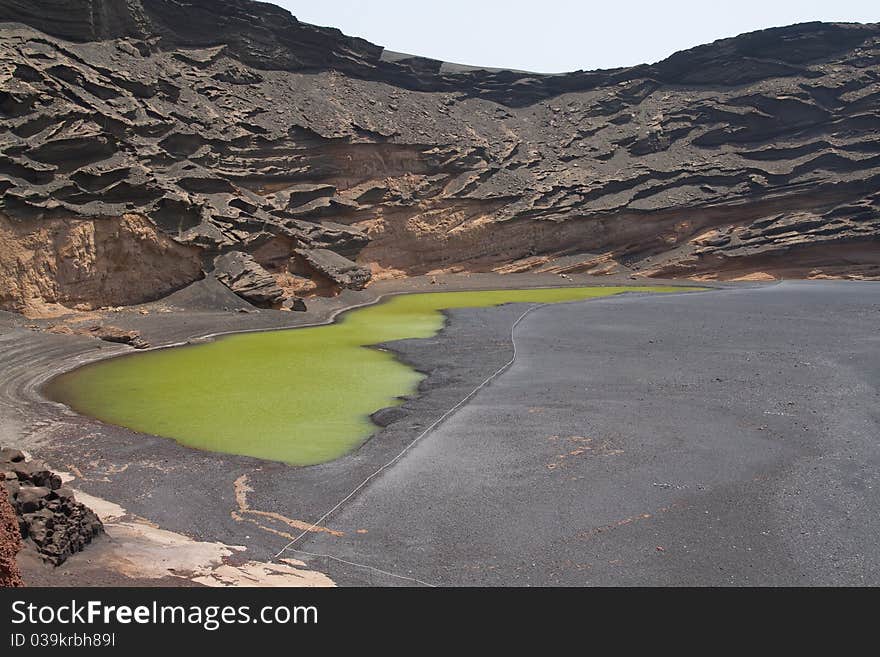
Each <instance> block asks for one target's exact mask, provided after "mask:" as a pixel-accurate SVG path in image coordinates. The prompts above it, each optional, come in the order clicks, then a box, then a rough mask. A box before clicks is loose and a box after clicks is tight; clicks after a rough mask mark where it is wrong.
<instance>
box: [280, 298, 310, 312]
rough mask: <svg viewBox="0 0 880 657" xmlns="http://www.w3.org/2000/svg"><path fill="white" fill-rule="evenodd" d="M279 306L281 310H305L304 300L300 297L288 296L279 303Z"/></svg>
mask: <svg viewBox="0 0 880 657" xmlns="http://www.w3.org/2000/svg"><path fill="white" fill-rule="evenodd" d="M281 308H282V309H283V310H292V311H294V312H305V311H306V310H307V309H306V302H305V301H303V300H302V299H301V298H300V297H288V298H287V299H285V300H284V303H282V304H281Z"/></svg>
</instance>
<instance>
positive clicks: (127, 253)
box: [0, 208, 202, 315]
mask: <svg viewBox="0 0 880 657" xmlns="http://www.w3.org/2000/svg"><path fill="white" fill-rule="evenodd" d="M7 210H8V208H7ZM201 276H202V264H201V256H200V254H199V250H198V249H196V248H193V247H188V246H185V245H182V244H179V243H177V242H175V241H174V240H173V239H172V238H171V237H169V236H168V235H166V234H165V233H163V232H161V231H160V230H159V229H158V228H157V227H156V226H155V225H154V224H153V223H152V222H151V221H149V220H148V219H147V218H146V217H144V216H142V215H134V214H126V215H122V216H120V217H98V218H76V217H71V218H42V219H34V218H31V219H21V218H12V217H11V216H7V215H3V214H2V213H0V281H2V284H0V308H2V309H4V310H14V311H17V312H22V313H24V314H28V315H47V314H54V313H57V312H62V311H64V310H66V309H67V308H73V309H77V310H91V309H93V308H97V307H100V306H121V305H130V304H135V303H141V302H144V301H150V300H153V299H156V298H160V297H162V296H165V295H167V294H169V293H171V292H173V291H174V290H177V289H179V288H182V287H184V286H186V285H189V284H190V283H192V282H193V281H195V280H198V279H199V278H201Z"/></svg>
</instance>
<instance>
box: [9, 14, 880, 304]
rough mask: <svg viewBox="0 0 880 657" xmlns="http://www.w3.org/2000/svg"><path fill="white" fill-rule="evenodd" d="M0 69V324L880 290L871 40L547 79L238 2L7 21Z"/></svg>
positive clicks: (837, 33) (866, 28)
mask: <svg viewBox="0 0 880 657" xmlns="http://www.w3.org/2000/svg"><path fill="white" fill-rule="evenodd" d="M0 55H2V57H0V280H2V285H0V308H3V309H8V310H16V311H21V312H26V313H29V314H41V313H52V312H59V311H63V310H65V309H67V308H76V309H88V308H92V307H97V306H102V305H123V304H130V303H137V302H141V301H144V300H148V299H153V298H158V297H161V296H163V295H165V294H167V293H169V292H171V291H173V290H175V289H178V288H180V287H183V286H186V285H188V284H189V283H191V282H193V281H195V280H197V279H199V278H200V277H202V276H204V275H212V276H213V275H216V276H218V278H219V279H220V280H221V281H223V282H225V283H226V284H227V285H229V286H230V287H231V288H232V289H233V290H235V291H236V292H238V293H239V294H242V296H245V297H246V298H249V299H251V300H253V301H255V302H257V303H260V304H264V305H277V304H279V303H282V302H283V300H284V299H285V298H289V297H291V296H294V295H297V296H301V295H305V294H311V293H328V292H332V291H333V290H335V289H338V288H339V287H342V286H353V287H358V286H362V285H364V284H365V283H366V281H367V280H368V279H369V276H370V274H371V273H372V275H373V276H394V275H408V274H420V273H428V272H434V271H491V270H496V271H502V272H508V271H526V270H550V271H560V272H563V271H567V272H589V273H595V274H602V273H612V272H622V273H631V274H633V275H635V276H663V277H696V278H722V279H729V278H737V277H743V276H751V277H756V276H757V277H764V276H771V275H772V276H785V277H860V278H880V241H878V235H880V102H878V101H880V25H876V24H875V25H857V24H845V25H844V24H823V23H810V24H802V25H795V26H791V27H785V28H777V29H771V30H765V31H761V32H755V33H751V34H747V35H742V36H739V37H736V38H733V39H726V40H723V41H718V42H715V43H713V44H709V45H706V46H701V47H698V48H694V49H692V50H688V51H684V52H680V53H677V54H675V55H673V56H672V57H670V58H669V59H667V60H664V61H662V62H659V63H657V64H654V65H645V66H637V67H631V68H624V69H615V70H609V71H594V72H583V71H580V72H575V73H570V74H564V75H537V74H531V73H522V72H513V71H499V70H490V69H480V68H473V67H464V66H456V65H452V64H446V63H443V62H438V61H434V60H428V59H423V58H417V57H409V56H406V55H400V54H397V53H390V52H387V51H384V50H383V49H382V48H381V47H379V46H375V45H373V44H370V43H368V42H366V41H364V40H362V39H354V38H350V37H347V36H345V35H343V34H342V33H340V32H339V31H337V30H332V29H327V28H318V27H314V26H310V25H307V24H304V23H300V22H298V21H297V20H296V19H295V18H293V17H292V16H291V15H290V14H289V13H287V12H286V11H284V10H281V9H279V8H277V7H274V6H273V5H268V4H263V3H255V2H249V1H245V0H236V1H234V2H224V3H215V2H213V1H212V0H188V1H186V2H176V1H172V0H126V1H125V2H113V1H111V0H75V1H72V2H55V1H51V0H0ZM352 261H354V262H352Z"/></svg>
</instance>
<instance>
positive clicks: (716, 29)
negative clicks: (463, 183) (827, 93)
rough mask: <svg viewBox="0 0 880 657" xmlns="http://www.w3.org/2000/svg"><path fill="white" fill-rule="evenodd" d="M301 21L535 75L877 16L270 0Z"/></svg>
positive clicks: (674, 7) (771, 9)
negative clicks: (786, 28) (766, 31)
mask: <svg viewBox="0 0 880 657" xmlns="http://www.w3.org/2000/svg"><path fill="white" fill-rule="evenodd" d="M274 4H277V5H280V6H282V7H284V8H285V9H288V10H290V12H291V13H292V14H293V15H294V16H296V17H297V18H298V19H299V20H301V21H305V22H307V23H314V24H315V25H324V26H328V27H336V28H339V29H340V30H342V31H343V32H345V33H346V34H348V35H350V36H358V37H362V38H364V39H367V40H368V41H372V42H373V43H376V44H378V45H381V46H384V47H386V48H388V49H389V50H396V51H398V52H405V53H409V54H412V55H421V56H424V57H432V58H434V59H442V60H444V61H449V62H455V63H458V64H470V65H475V66H490V67H499V68H514V69H522V70H527V71H535V72H539V73H562V72H566V71H575V70H579V69H583V70H592V69H596V68H614V67H618V66H631V65H634V64H643V63H653V62H656V61H659V60H661V59H664V58H665V57H668V56H669V55H671V54H672V53H673V52H676V51H678V50H684V49H686V48H691V47H693V46H698V45H700V44H703V43H709V42H711V41H714V40H716V39H721V38H724V37H729V36H735V35H737V34H742V33H743V32H751V31H753V30H758V29H763V28H766V27H776V26H780V25H791V24H792V23H802V22H806V21H815V20H823V21H843V22H859V23H873V22H880V1H878V0H821V1H816V0H800V1H791V0H738V1H737V2H724V1H719V0H715V1H714V2H713V1H712V0H668V1H666V2H664V1H663V0H656V1H655V2H646V1H639V2H626V1H621V0H616V1H615V0H604V1H600V2H595V1H581V2H578V1H577V0H568V1H564V0H538V1H531V2H526V1H524V0H506V1H499V0H434V1H433V2H421V1H419V0H379V1H376V0H373V1H365V0H321V1H320V2H318V1H316V0H274Z"/></svg>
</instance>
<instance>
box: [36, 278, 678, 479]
mask: <svg viewBox="0 0 880 657" xmlns="http://www.w3.org/2000/svg"><path fill="white" fill-rule="evenodd" d="M630 291H632V292H672V291H677V292H681V291H682V288H680V287H679V288H676V287H566V288H550V289H529V290H495V291H488V292H486V291H480V292H436V293H427V294H405V295H399V296H393V297H390V298H388V299H387V300H385V301H383V302H381V303H378V304H375V305H372V306H368V307H364V308H360V309H356V310H352V311H350V312H347V313H344V314H343V315H341V316H340V317H339V318H338V319H337V321H336V322H335V323H333V324H327V325H324V326H314V327H306V328H299V329H296V328H295V329H284V330H277V331H267V332H252V333H239V334H235V335H228V336H224V337H220V338H218V339H217V340H215V341H213V342H207V343H204V344H199V345H189V346H183V347H175V348H170V349H157V350H154V351H148V352H143V353H137V354H132V355H127V356H124V357H122V358H111V359H108V360H104V361H100V362H97V363H93V364H90V365H86V366H84V367H80V368H78V369H76V370H73V371H71V372H68V373H66V374H63V375H61V376H59V377H57V378H55V379H53V380H52V381H51V382H50V383H49V384H48V385H47V386H46V389H45V391H44V392H45V393H46V395H47V396H48V397H49V398H50V399H53V400H55V401H59V402H62V403H64V404H67V405H68V406H70V407H71V408H73V409H74V410H76V411H77V412H79V413H81V414H83V415H88V416H91V417H94V418H98V419H99V420H102V421H104V422H107V423H110V424H115V425H120V426H124V427H128V428H130V429H134V430H136V431H140V432H143V433H148V434H153V435H157V436H164V437H167V438H173V439H174V440H176V441H178V442H180V443H182V444H184V445H187V446H190V447H195V448H198V449H205V450H211V451H218V452H227V453H231V454H243V455H247V456H254V457H259V458H264V459H270V460H274V461H283V462H286V463H290V464H294V465H312V464H316V463H324V462H326V461H332V460H333V459H336V458H339V457H340V456H342V455H344V454H346V453H348V452H350V451H352V450H354V449H356V448H357V447H359V446H360V445H361V444H363V442H364V441H365V440H366V439H367V438H369V437H370V435H371V434H372V433H373V432H374V431H376V430H377V427H376V426H375V425H374V424H373V423H372V422H371V421H370V418H369V416H370V414H371V413H373V412H375V411H377V410H378V409H380V408H383V407H386V406H394V405H396V404H399V403H401V399H400V398H401V397H405V396H407V395H412V394H413V393H415V392H416V389H417V386H418V384H419V382H420V381H421V380H422V378H424V375H422V374H420V373H418V372H416V371H414V370H413V369H412V368H410V367H409V366H407V365H404V364H403V363H401V362H399V361H398V360H396V359H395V357H394V355H393V354H391V353H389V352H387V351H382V350H379V349H371V348H368V347H369V345H375V344H378V343H380V342H388V341H391V340H400V339H404V338H427V337H431V336H432V335H434V334H436V333H437V332H438V331H439V330H440V329H441V328H442V327H443V324H444V317H443V315H442V313H441V312H440V311H441V310H443V309H451V308H464V307H475V306H494V305H499V304H503V303H513V302H541V303H546V302H560V301H574V300H579V299H588V298H593V297H602V296H608V295H612V294H619V293H621V292H630Z"/></svg>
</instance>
